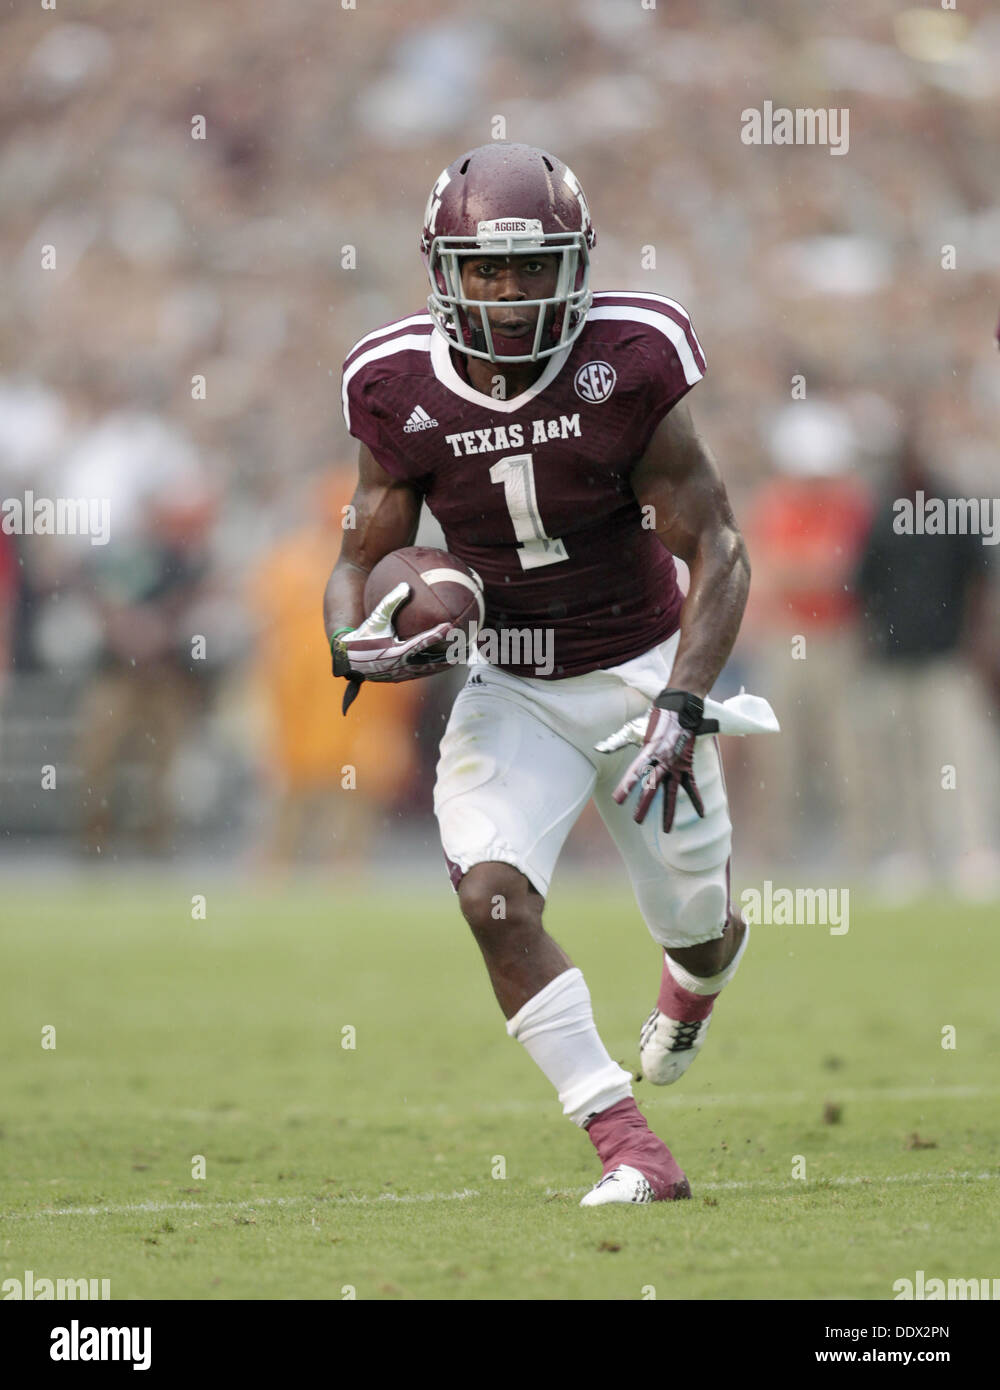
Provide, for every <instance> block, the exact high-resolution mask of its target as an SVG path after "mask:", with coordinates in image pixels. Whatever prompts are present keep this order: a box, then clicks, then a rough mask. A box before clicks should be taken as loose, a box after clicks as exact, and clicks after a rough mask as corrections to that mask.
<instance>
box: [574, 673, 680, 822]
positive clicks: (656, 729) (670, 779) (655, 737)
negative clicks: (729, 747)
mask: <svg viewBox="0 0 1000 1390" xmlns="http://www.w3.org/2000/svg"><path fill="white" fill-rule="evenodd" d="M704 713H705V705H704V701H703V700H702V699H701V698H700V697H699V696H697V695H691V694H689V693H688V692H687V691H686V690H665V691H664V692H663V693H662V695H659V696H658V697H657V699H656V701H655V702H654V705H653V708H652V709H651V710H650V712H649V717H648V719H647V721H646V728H645V730H644V732H643V734H642V747H641V749H640V751H639V755H638V757H636V758H634V759H633V761H632V762H631V763H630V764H629V767H628V769H627V771H626V773H625V776H624V777H623V778H622V780H621V781H620V782H619V783H618V786H617V787H616V788H615V790H614V792H613V796H614V799H615V801H616V802H617V803H618V804H619V805H621V803H622V802H623V801H624V800H625V799H626V798H627V797H628V795H629V793H630V792H631V790H632V788H633V787H634V786H635V784H636V783H637V782H641V785H642V789H641V791H640V793H639V802H638V805H637V806H636V810H635V815H634V817H633V819H634V820H635V821H636V822H637V823H638V824H639V825H641V824H642V822H643V821H644V820H645V819H646V814H647V812H648V811H649V808H650V805H651V804H652V801H653V798H654V797H655V796H656V793H657V792H658V791H659V789H660V787H661V786H662V787H663V829H664V831H669V830H670V829H671V827H672V826H673V823H674V812H675V810H676V807H677V793H678V790H679V789H681V788H683V789H684V791H685V792H686V793H687V795H688V797H689V798H690V800H691V804H692V805H693V806H694V809H695V810H696V811H697V813H698V815H699V816H704V814H705V807H704V805H703V803H702V799H701V793H700V792H699V790H698V786H697V783H696V782H695V780H694V746H695V739H696V738H697V736H698V730H699V728H700V727H701V724H702V720H703V717H704ZM638 723H639V721H637V720H632V721H631V724H626V725H625V727H624V728H623V729H621V730H619V732H618V733H617V734H615V735H613V736H612V737H611V738H609V739H605V741H604V743H599V744H598V745H597V747H598V749H599V751H600V752H602V753H612V752H614V751H616V749H618V748H622V747H624V746H625V744H627V743H630V742H634V741H637V739H636V738H635V728H636V725H637V724H638Z"/></svg>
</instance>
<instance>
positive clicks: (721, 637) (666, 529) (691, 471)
mask: <svg viewBox="0 0 1000 1390" xmlns="http://www.w3.org/2000/svg"><path fill="white" fill-rule="evenodd" d="M632 487H633V491H634V492H635V495H636V498H637V499H638V501H639V503H640V504H641V505H642V506H643V507H652V509H653V519H654V526H655V529H656V533H657V535H658V536H659V538H660V540H661V541H662V542H663V544H664V545H665V546H666V548H667V549H668V550H669V551H670V553H671V554H672V555H678V556H680V558H681V559H682V560H683V561H684V562H685V564H687V566H688V569H689V570H690V574H691V584H690V588H689V590H688V595H687V598H686V600H685V602H684V607H683V608H682V610H681V614H680V628H679V632H680V635H679V639H678V646H677V655H676V658H675V660H674V664H673V668H672V670H671V674H670V685H669V687H668V688H667V689H666V690H663V691H662V692H661V693H660V695H659V696H658V697H657V699H656V700H655V701H654V702H653V709H652V711H651V713H650V716H649V720H648V723H647V725H646V730H645V735H644V737H643V744H642V749H641V751H640V753H639V755H638V757H636V758H635V759H634V760H633V762H632V763H631V764H630V766H629V767H628V769H627V771H626V773H625V776H624V777H623V778H622V779H621V781H620V782H619V784H618V786H617V787H616V788H615V793H614V799H615V801H617V802H618V803H619V805H620V804H621V803H622V802H624V801H626V800H627V799H628V797H629V795H630V793H631V792H632V789H633V788H634V787H635V786H636V785H637V784H640V790H639V795H638V800H637V804H636V809H635V814H634V819H635V820H636V821H637V822H638V823H639V824H640V825H641V824H642V822H643V821H644V820H645V818H646V815H647V813H648V811H649V808H650V807H651V806H652V804H653V801H654V800H655V798H656V796H657V794H658V793H659V792H660V791H661V790H662V803H663V811H662V817H663V829H664V831H667V832H669V831H670V830H671V829H672V827H673V823H674V815H675V812H676V808H677V797H678V794H679V792H680V791H683V792H684V793H685V794H686V795H687V797H688V798H689V799H690V801H691V804H692V805H693V806H694V809H695V811H696V812H697V814H698V815H699V816H704V814H705V808H704V804H703V802H702V797H701V792H700V791H699V789H698V785H697V783H696V781H695V771H694V752H695V741H696V739H697V737H698V734H699V732H700V731H701V724H702V718H703V716H704V712H705V705H704V697H705V696H706V695H707V694H708V692H709V690H711V688H712V686H713V685H714V684H715V680H716V678H717V677H718V674H719V672H720V671H721V670H722V667H723V665H724V663H725V660H726V658H727V657H728V655H729V653H730V651H731V650H732V647H733V643H734V642H735V640H736V634H737V632H738V631H739V626H740V621H741V619H742V617H743V610H744V608H745V606H746V600H747V593H748V591H749V588H750V563H749V560H748V558H747V552H746V546H745V545H744V543H743V538H742V536H741V535H740V533H739V530H738V528H737V526H736V521H735V519H734V517H733V513H732V509H731V508H730V506H729V499H728V498H727V496H726V489H725V487H724V485H723V482H722V479H721V477H720V476H719V470H718V469H717V467H716V466H715V461H714V460H713V458H712V456H711V454H710V453H709V451H708V449H707V448H706V447H705V445H704V444H703V443H702V441H701V439H700V438H699V437H698V434H697V432H696V430H695V428H694V425H693V423H692V421H691V415H690V412H689V411H688V409H687V407H686V406H684V405H677V406H675V407H674V408H673V410H672V411H671V412H670V413H669V414H668V415H667V416H666V417H665V419H664V420H663V421H661V423H660V424H659V426H658V427H657V429H656V432H655V433H654V435H653V438H652V440H651V441H650V444H649V446H648V447H647V449H646V451H645V453H644V455H643V457H642V459H641V460H640V462H639V464H638V465H637V467H636V469H635V471H634V473H633V475H632Z"/></svg>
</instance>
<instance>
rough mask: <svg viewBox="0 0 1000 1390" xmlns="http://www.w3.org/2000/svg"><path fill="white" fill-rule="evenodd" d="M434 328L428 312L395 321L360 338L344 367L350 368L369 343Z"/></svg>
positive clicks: (348, 355)
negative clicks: (398, 334)
mask: <svg viewBox="0 0 1000 1390" xmlns="http://www.w3.org/2000/svg"><path fill="white" fill-rule="evenodd" d="M433 328H434V323H433V321H432V319H431V316H430V314H429V313H427V311H426V310H424V312H423V313H421V314H411V315H410V316H409V317H408V318H402V319H394V320H393V322H392V323H386V324H383V325H382V327H381V328H376V329H374V330H373V331H372V332H371V333H366V334H365V336H364V337H363V338H359V339H358V341H357V342H356V343H355V344H354V346H353V347H352V348H351V350H350V352H349V353H348V354H347V356H346V357H345V358H344V367H345V368H346V367H348V366H350V364H351V362H352V361H353V359H354V358H355V357H356V356H357V355H358V353H359V352H362V351H363V350H364V349H365V348H366V347H367V346H368V345H369V343H374V342H380V341H382V340H383V339H385V338H390V337H394V336H395V335H396V334H397V333H407V332H409V333H416V332H419V331H421V330H424V329H426V330H427V331H428V332H432V331H433Z"/></svg>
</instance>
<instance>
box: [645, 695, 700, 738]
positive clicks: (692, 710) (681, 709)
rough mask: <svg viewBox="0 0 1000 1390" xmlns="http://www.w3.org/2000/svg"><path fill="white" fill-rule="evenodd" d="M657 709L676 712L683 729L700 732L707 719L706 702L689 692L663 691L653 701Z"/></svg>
mask: <svg viewBox="0 0 1000 1390" xmlns="http://www.w3.org/2000/svg"><path fill="white" fill-rule="evenodd" d="M653 704H654V705H655V706H656V708H657V709H671V710H674V711H676V714H677V722H678V723H679V724H680V726H681V728H682V729H694V730H696V731H697V730H699V729H700V728H701V725H702V721H703V720H704V717H705V701H704V700H703V699H702V698H701V696H700V695H692V694H691V692H690V691H688V690H671V689H667V690H661V691H660V693H659V695H658V696H657V697H656V699H655V700H654V701H653Z"/></svg>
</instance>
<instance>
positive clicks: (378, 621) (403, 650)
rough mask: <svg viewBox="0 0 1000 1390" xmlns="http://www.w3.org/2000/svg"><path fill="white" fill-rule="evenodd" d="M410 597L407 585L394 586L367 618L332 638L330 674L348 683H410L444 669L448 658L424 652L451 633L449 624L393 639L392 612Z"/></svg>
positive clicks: (394, 635) (439, 654) (441, 624)
mask: <svg viewBox="0 0 1000 1390" xmlns="http://www.w3.org/2000/svg"><path fill="white" fill-rule="evenodd" d="M409 597H410V586H409V584H405V583H404V584H397V585H396V587H395V588H394V589H390V590H389V592H388V593H387V594H386V596H385V598H383V599H382V600H381V602H380V603H378V604H376V606H375V608H374V609H373V610H372V613H371V616H370V617H368V618H366V619H365V621H364V622H363V623H362V624H361V626H360V627H356V628H354V630H353V631H352V632H342V633H340V634H339V635H338V636H337V637H335V638H334V639H333V642H332V643H331V647H330V650H331V652H332V654H333V674H334V675H335V676H346V677H348V678H349V679H351V680H366V681H411V680H416V679H418V678H419V677H421V676H433V675H436V674H437V673H438V672H439V671H445V670H447V669H448V667H449V665H451V663H450V662H449V660H448V657H447V656H446V655H444V654H443V653H439V652H428V650H427V649H428V648H429V647H433V646H435V645H436V644H437V643H439V642H442V641H443V640H444V639H445V638H446V637H447V636H448V634H449V632H451V630H452V629H451V625H450V624H449V623H438V624H437V626H436V627H431V628H428V629H427V630H426V631H425V632H418V633H417V635H416V637H409V638H407V639H405V640H404V639H402V638H399V637H397V636H396V633H395V630H394V628H393V626H392V620H393V617H394V615H395V613H396V610H397V609H398V608H399V607H400V606H401V605H402V604H403V603H405V602H406V600H407V599H408V598H409Z"/></svg>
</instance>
